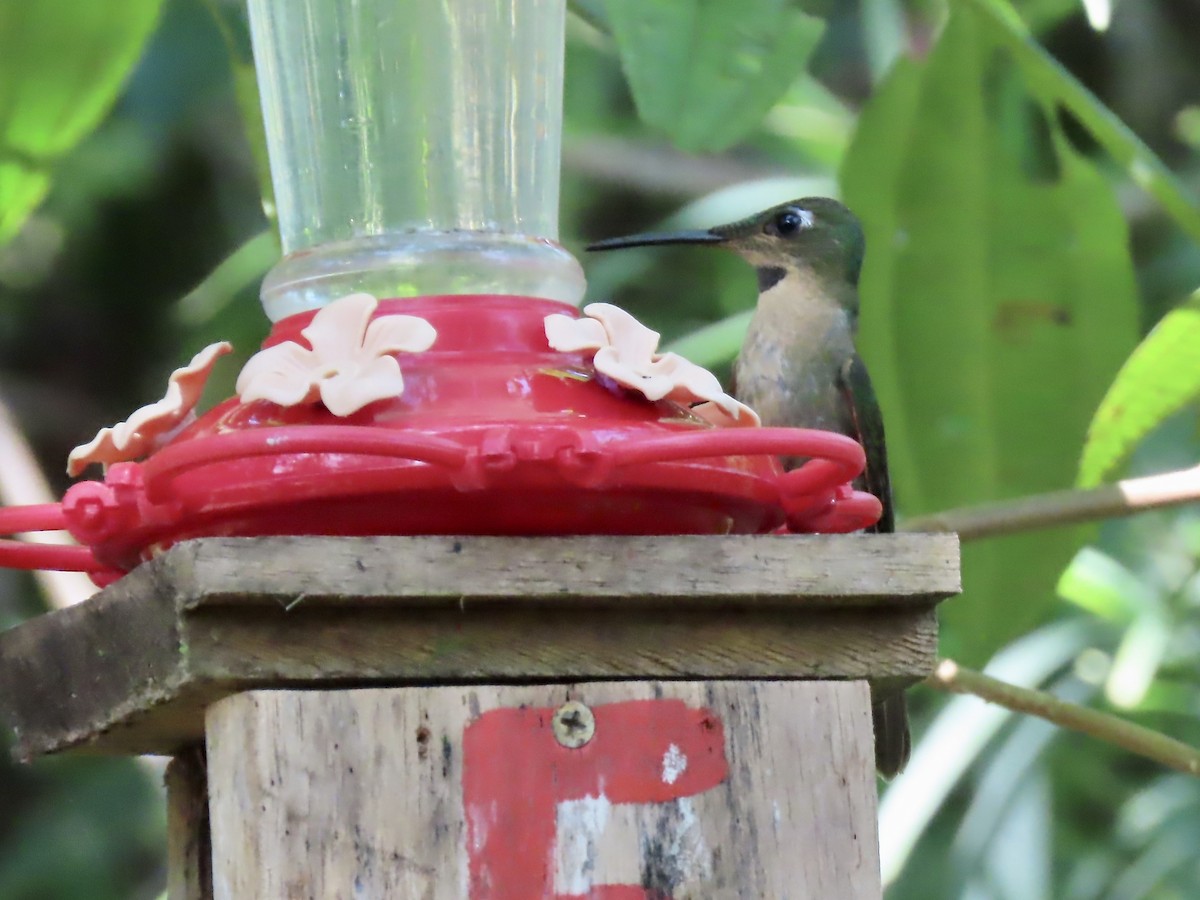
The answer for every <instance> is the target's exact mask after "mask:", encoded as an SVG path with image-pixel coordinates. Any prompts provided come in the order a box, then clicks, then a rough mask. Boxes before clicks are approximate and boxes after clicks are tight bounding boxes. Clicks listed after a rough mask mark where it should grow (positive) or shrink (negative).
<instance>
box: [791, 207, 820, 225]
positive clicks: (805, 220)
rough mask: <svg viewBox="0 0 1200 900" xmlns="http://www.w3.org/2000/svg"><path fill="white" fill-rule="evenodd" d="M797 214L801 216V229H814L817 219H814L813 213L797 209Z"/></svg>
mask: <svg viewBox="0 0 1200 900" xmlns="http://www.w3.org/2000/svg"><path fill="white" fill-rule="evenodd" d="M796 213H797V215H799V216H800V227H801V228H812V227H813V224H814V223H815V222H816V219H814V218H813V214H812V213H811V212H809V211H808V210H807V209H797V210H796Z"/></svg>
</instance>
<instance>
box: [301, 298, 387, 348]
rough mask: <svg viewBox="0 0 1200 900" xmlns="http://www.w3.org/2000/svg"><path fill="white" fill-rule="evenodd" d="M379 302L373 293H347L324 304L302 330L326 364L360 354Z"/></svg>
mask: <svg viewBox="0 0 1200 900" xmlns="http://www.w3.org/2000/svg"><path fill="white" fill-rule="evenodd" d="M378 305H379V301H378V300H376V299H375V298H374V297H372V296H371V295H370V294H347V295H346V296H345V297H339V298H338V299H336V300H334V301H332V302H331V303H329V304H328V305H327V306H323V307H321V309H319V310H318V311H317V314H316V315H315V316H313V320H312V321H311V322H309V323H308V325H307V326H305V328H304V329H303V330H302V331H301V332H300V333H301V334H302V335H304V337H305V338H307V340H308V343H309V345H310V346H311V347H312V348H313V352H314V353H315V354H316V355H317V358H318V359H320V360H321V362H322V363H330V362H336V361H337V359H338V358H339V357H342V356H346V355H352V354H355V353H358V352H359V351H360V350H361V348H362V346H363V338H364V337H365V335H366V333H367V323H368V322H370V321H371V314H372V313H373V312H375V307H377V306H378Z"/></svg>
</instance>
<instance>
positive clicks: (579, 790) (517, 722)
mask: <svg viewBox="0 0 1200 900" xmlns="http://www.w3.org/2000/svg"><path fill="white" fill-rule="evenodd" d="M554 712H555V710H554V708H553V707H542V708H537V709H534V708H514V709H497V710H491V711H489V712H486V713H484V714H483V715H481V716H480V717H479V718H478V719H476V720H475V721H473V722H472V723H471V724H470V725H468V726H467V729H466V733H465V734H464V737H463V753H464V760H463V805H464V807H465V810H466V820H467V853H468V859H469V865H470V879H471V881H470V884H471V900H539V898H546V900H579V898H587V900H669V898H667V895H666V894H664V893H663V892H662V891H661V890H658V889H657V888H645V887H641V886H638V885H603V886H600V885H597V886H594V887H592V888H590V890H589V892H588V893H586V894H564V893H555V890H556V888H555V841H556V825H557V812H558V809H559V804H562V803H566V802H569V801H582V800H588V799H592V800H595V801H597V802H598V803H604V804H620V803H634V804H650V803H666V802H670V801H675V800H679V799H681V798H684V797H690V796H692V795H694V794H698V793H701V792H702V791H707V790H709V789H711V788H713V787H715V786H716V785H718V784H720V783H721V782H722V781H724V780H725V778H726V776H727V775H728V774H729V766H728V763H727V762H726V759H725V732H724V729H723V727H722V725H721V721H720V719H718V718H717V717H716V716H715V715H714V714H713V713H712V712H711V711H709V710H707V709H695V708H692V707H689V706H687V705H686V704H685V703H684V702H683V701H681V700H633V701H628V702H624V703H610V704H606V705H601V706H595V707H592V712H593V714H594V716H595V723H596V728H595V735H594V736H593V737H592V739H591V741H589V742H588V743H587V744H585V745H584V746H582V747H579V748H578V749H574V750H571V749H567V748H566V747H563V746H562V745H561V744H559V743H558V741H557V740H555V737H554V733H553V730H552V728H551V721H552V719H553V717H554Z"/></svg>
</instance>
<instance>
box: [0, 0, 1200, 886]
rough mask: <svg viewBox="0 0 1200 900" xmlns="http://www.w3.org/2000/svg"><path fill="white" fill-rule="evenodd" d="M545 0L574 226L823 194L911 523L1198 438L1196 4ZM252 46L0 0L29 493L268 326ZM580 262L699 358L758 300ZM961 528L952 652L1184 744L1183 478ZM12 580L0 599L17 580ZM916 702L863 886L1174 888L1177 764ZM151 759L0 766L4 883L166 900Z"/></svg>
mask: <svg viewBox="0 0 1200 900" xmlns="http://www.w3.org/2000/svg"><path fill="white" fill-rule="evenodd" d="M570 8H571V10H572V12H573V13H574V14H575V15H574V16H572V19H571V22H570V25H569V29H568V51H567V83H566V101H565V105H566V123H565V125H566V135H565V148H564V172H563V197H562V223H563V225H562V232H563V241H564V243H565V244H566V245H567V246H568V247H570V248H572V249H574V250H581V247H582V245H583V244H584V243H586V242H587V241H588V240H590V239H594V238H598V237H602V236H608V235H613V234H621V233H628V232H631V231H636V230H644V229H647V228H651V227H655V228H658V227H663V226H672V227H676V226H680V227H696V226H707V225H711V224H715V223H718V222H722V221H728V220H732V219H734V218H737V217H740V216H742V215H744V214H746V213H748V212H751V211H753V210H756V209H759V208H763V207H766V206H768V205H772V204H774V203H778V202H781V201H783V200H786V199H789V198H791V197H797V196H803V195H806V194H833V195H840V196H842V197H843V198H844V199H845V200H846V201H847V202H848V203H849V204H850V205H851V206H852V207H853V208H854V209H855V210H856V211H857V212H858V213H859V214H860V216H861V217H862V218H863V220H864V223H865V226H866V229H867V234H868V242H869V243H868V258H867V266H866V270H865V272H864V280H863V285H862V288H863V313H862V318H863V326H862V335H861V341H862V351H863V354H864V356H865V357H866V359H867V362H868V364H869V365H870V367H871V369H872V373H873V375H874V379H875V381H876V384H877V387H878V390H879V394H880V397H881V400H882V402H883V405H884V412H885V416H886V419H887V424H888V428H889V434H890V438H891V440H890V445H891V448H892V449H891V452H892V458H893V466H894V473H893V477H894V481H895V484H896V489H897V495H898V496H897V499H898V506H899V512H900V514H901V516H902V517H911V516H914V515H917V514H922V513H927V512H935V511H939V510H942V509H946V508H949V507H956V506H964V505H971V504H978V503H983V502H986V501H989V500H996V499H1000V498H1004V497H1014V496H1020V495H1023V494H1028V493H1031V492H1036V491H1042V490H1050V489H1055V488H1062V487H1067V486H1070V485H1071V484H1072V483H1074V482H1076V481H1078V482H1080V483H1083V484H1094V483H1098V482H1100V481H1101V480H1110V479H1112V478H1113V477H1116V476H1118V475H1120V474H1123V473H1132V474H1138V473H1147V472H1154V471H1162V470H1166V469H1171V468H1179V467H1184V466H1187V465H1193V464H1195V462H1196V460H1197V456H1198V455H1200V433H1198V430H1197V417H1196V411H1197V410H1196V398H1197V395H1198V394H1200V324H1198V322H1200V305H1198V304H1200V300H1198V299H1196V298H1195V297H1193V296H1192V292H1193V291H1195V290H1196V288H1197V286H1200V208H1198V207H1197V204H1196V201H1195V199H1194V198H1195V197H1196V196H1197V194H1198V193H1200V154H1198V148H1200V106H1197V105H1195V104H1197V103H1200V90H1198V88H1200V55H1198V54H1197V53H1196V52H1195V48H1196V47H1197V46H1200V0H1124V2H1120V3H1118V2H1117V0H1019V2H1014V3H1012V4H1009V3H1008V2H1003V0H792V2H788V0H739V2H738V3H736V4H735V3H724V2H720V0H662V2H653V3H652V2H647V0H573V2H572V3H571V4H570ZM248 60H249V57H248V43H247V39H246V32H245V25H244V20H243V19H242V13H241V11H240V5H239V3H238V2H236V0H109V2H105V3H87V2H83V0H39V2H38V3H29V2H27V0H0V308H2V309H3V313H4V314H3V315H2V316H0V393H2V396H3V399H4V401H5V402H6V403H7V404H8V405H9V406H10V408H11V409H12V410H13V413H14V415H15V417H16V419H17V420H18V421H19V423H20V426H21V428H22V429H23V431H24V433H25V434H26V436H27V437H28V438H29V440H30V441H31V442H32V443H33V445H34V447H35V448H36V450H37V452H38V455H39V457H40V458H41V459H42V460H43V462H44V465H45V468H46V470H47V471H48V472H49V473H50V474H51V475H52V477H53V478H55V479H58V480H57V481H56V484H55V487H56V489H59V490H61V489H62V488H64V487H65V482H64V481H63V480H62V476H61V471H62V464H63V461H64V459H65V457H66V453H67V451H68V450H69V448H70V447H71V446H73V445H74V444H76V443H79V442H81V441H82V440H84V439H86V438H87V437H89V436H90V435H91V434H93V433H94V431H95V430H96V429H97V428H98V427H99V426H101V425H104V424H107V423H110V422H112V421H116V420H118V419H120V418H123V417H124V416H125V414H126V413H128V412H129V411H130V410H131V409H132V408H134V407H135V406H137V405H139V404H141V403H143V402H146V401H147V400H149V399H152V398H154V397H156V396H158V395H159V393H160V390H161V384H162V381H163V378H164V376H165V374H166V373H167V372H168V371H169V370H170V369H171V368H173V367H174V366H175V365H177V364H179V362H180V361H182V360H185V359H187V358H188V357H189V356H190V355H191V354H192V353H193V352H195V351H196V350H197V349H199V348H200V347H202V346H203V345H205V344H207V343H209V342H210V341H213V340H216V339H229V340H232V341H233V342H234V344H235V345H236V347H237V348H238V351H239V352H240V353H241V354H242V356H243V357H244V356H247V355H248V354H249V353H250V352H251V351H252V350H253V349H254V348H255V346H256V345H257V343H258V341H259V340H261V338H262V336H263V335H264V334H265V331H266V322H265V319H264V318H263V316H262V315H261V312H260V309H259V306H258V303H257V285H258V281H259V280H260V278H261V277H262V275H263V273H264V272H265V271H266V269H267V268H269V267H270V265H272V264H273V262H274V261H275V259H276V255H277V253H278V249H277V243H276V241H275V239H274V236H273V235H272V233H271V231H270V228H269V223H268V218H267V214H266V213H264V206H265V208H266V210H267V211H268V212H269V209H270V206H269V200H268V201H267V202H266V203H265V204H264V202H263V198H262V192H261V191H260V186H261V185H262V178H261V172H262V154H261V142H260V141H258V140H257V139H254V138H252V139H249V140H248V139H247V133H248V131H247V128H246V124H245V117H244V116H243V115H242V114H241V111H245V110H251V111H252V110H253V108H254V103H255V100H254V96H253V81H252V78H251V77H250V72H251V70H250V68H249V64H248ZM1093 94H1094V95H1095V96H1094V97H1093ZM1097 97H1098V98H1099V100H1096V99H1095V98H1097ZM1102 104H1103V105H1102ZM256 127H257V123H256V119H254V118H253V117H252V118H251V119H250V129H249V133H250V134H251V135H253V134H255V128H256ZM585 262H586V263H587V265H588V273H589V280H590V289H589V298H590V299H597V300H599V299H604V300H613V301H614V302H616V303H618V304H620V305H622V306H624V307H625V308H627V309H629V310H630V311H632V312H633V313H634V314H636V315H637V316H639V317H640V318H641V319H642V320H643V321H645V322H647V323H649V324H651V325H652V326H654V327H656V328H658V329H659V330H661V331H662V333H663V335H664V338H665V339H666V340H667V341H668V342H673V343H674V345H675V347H676V348H677V349H680V350H682V351H683V352H685V353H687V354H688V355H690V356H691V357H692V358H693V359H695V360H696V361H697V362H701V363H703V364H707V365H710V366H712V367H714V368H715V369H716V370H718V371H721V372H724V371H727V369H728V365H729V363H730V361H731V360H732V357H733V355H734V353H735V352H736V348H737V345H738V342H739V341H740V335H741V331H742V329H744V327H745V322H746V312H747V311H748V310H749V309H750V308H751V306H752V305H753V302H754V296H755V291H754V282H753V276H752V274H751V273H750V272H749V271H748V270H747V269H746V268H745V267H744V266H743V265H742V264H740V263H739V262H738V261H737V260H736V259H735V258H734V257H732V256H731V255H730V256H726V255H723V254H711V253H696V252H690V251H688V250H686V249H674V250H662V249H645V250H631V251H628V252H625V253H620V254H608V255H605V256H603V257H599V258H595V259H588V260H585ZM1147 335H1149V337H1146V336H1147ZM1143 338H1145V340H1144V341H1143ZM1139 342H1140V343H1139ZM1135 347H1136V348H1137V349H1136V351H1135ZM237 368H238V366H237V365H223V366H222V367H221V368H220V369H219V370H218V376H217V377H216V378H214V383H213V384H212V385H211V386H210V391H211V392H212V395H213V396H214V397H220V396H225V395H228V394H229V393H230V392H231V391H232V383H231V380H232V373H234V372H236V371H237ZM1118 373H1119V374H1118ZM1114 379H1115V380H1116V384H1115V385H1114ZM1097 410H1099V412H1097ZM1089 427H1090V433H1089ZM965 550H966V552H965V560H964V570H965V571H964V574H965V579H966V591H965V593H964V595H963V596H962V597H961V598H958V599H956V600H954V601H952V602H951V603H949V604H947V606H946V607H945V615H944V616H943V622H944V631H943V638H942V642H943V652H944V653H946V654H947V655H953V656H955V657H957V658H959V659H960V660H961V661H962V662H964V663H965V664H968V665H976V666H983V665H985V664H986V665H987V668H988V671H989V672H990V673H992V674H995V675H996V676H997V677H1002V678H1005V679H1007V680H1010V681H1013V682H1017V683H1020V684H1025V685H1029V686H1035V685H1038V686H1042V687H1044V688H1046V689H1047V690H1051V691H1053V692H1054V693H1056V694H1058V695H1059V696H1062V697H1064V698H1066V699H1070V700H1073V701H1075V702H1080V703H1087V704H1091V705H1094V706H1096V707H1097V708H1100V709H1105V710H1108V711H1115V712H1118V713H1120V714H1121V715H1124V716H1127V717H1129V718H1132V719H1134V720H1136V721H1138V722H1141V723H1142V724H1147V725H1150V726H1152V727H1155V728H1157V729H1159V730H1162V731H1164V732H1166V733H1168V734H1171V735H1173V736H1174V737H1177V738H1180V739H1182V740H1185V741H1189V742H1191V743H1193V744H1195V743H1198V742H1200V574H1198V569H1197V561H1198V560H1200V510H1197V509H1196V508H1195V506H1194V505H1193V506H1192V507H1182V508H1179V509H1176V510H1169V511H1160V512H1155V513H1150V514H1145V515H1142V516H1139V517H1137V518H1134V519H1128V520H1123V521H1113V522H1109V523H1105V524H1104V525H1103V526H1093V527H1088V528H1068V529H1059V530H1056V531H1049V532H1039V533H1037V534H1033V535H1021V536H1015V537H1009V538H1003V539H995V540H989V541H981V542H979V543H977V544H972V545H969V546H968V547H967V548H965ZM0 583H2V587H3V590H0V626H8V625H11V624H13V623H15V622H17V621H20V620H21V619H22V618H25V617H27V616H30V615H33V614H36V613H37V612H38V611H40V609H41V608H42V605H41V604H42V601H41V600H40V599H39V597H38V595H37V593H36V591H35V589H34V587H33V582H32V581H31V580H30V579H27V578H25V577H22V576H17V575H13V574H10V573H0ZM912 703H913V706H914V711H915V719H916V722H915V725H916V733H917V736H918V744H917V751H916V754H915V756H914V759H913V762H912V764H911V766H910V769H909V771H908V772H907V773H906V774H905V775H904V776H902V777H901V778H900V779H898V780H897V781H896V782H895V783H894V784H893V785H891V786H889V787H888V788H886V791H885V794H884V799H883V803H882V807H881V839H882V843H883V857H884V874H885V879H886V880H887V881H888V882H889V883H890V885H891V887H890V889H889V894H888V896H889V897H891V898H894V900H898V898H920V900H935V898H971V900H1007V898H1020V900H1041V898H1068V900H1092V898H1096V900H1099V898H1112V900H1132V898H1143V897H1145V898H1163V900H1169V898H1191V897H1195V896H1197V892H1198V890H1200V888H1197V885H1198V884H1200V856H1198V855H1197V853H1196V852H1195V848H1196V847H1197V846H1200V781H1196V780H1194V779H1187V778H1186V777H1184V776H1180V775H1175V774H1171V773H1168V772H1165V771H1163V770H1162V769H1161V768H1159V767H1158V766H1156V765H1154V764H1152V763H1149V762H1146V761H1143V760H1141V759H1137V758H1132V757H1130V756H1128V755H1126V754H1124V753H1121V752H1119V751H1117V750H1115V749H1113V748H1110V747H1108V746H1106V745H1104V744H1101V743H1098V742H1096V741H1092V740H1089V739H1086V738H1083V737H1080V736H1078V735H1075V734H1069V733H1063V732H1061V731H1058V730H1056V729H1054V728H1053V727H1051V726H1049V725H1047V724H1045V723H1043V722H1040V721H1036V720H1030V719H1021V718H1018V717H1014V716H1012V715H1010V714H1008V713H1006V712H1005V711H1004V710H1001V709H998V708H995V707H986V706H984V705H983V704H981V703H980V702H979V701H977V700H974V699H973V698H954V699H951V700H947V699H946V698H944V697H942V696H940V695H934V694H933V693H932V692H931V691H928V690H923V689H920V688H918V689H917V690H915V691H914V692H913V696H912ZM7 738H8V736H7V735H4V736H2V737H0V740H7ZM158 792H159V788H158V787H157V786H156V784H155V783H154V782H153V780H152V779H151V778H149V777H147V775H146V771H145V770H144V769H143V768H139V767H137V766H136V765H135V764H133V763H131V762H128V761H119V760H108V761H97V760H87V759H78V760H50V761H44V762H41V763H38V764H37V765H35V766H32V767H28V768H18V767H13V766H10V765H8V764H7V763H0V798H3V802H2V803H0V897H3V898H13V900H24V898H30V900H33V898H64V900H67V898H84V897H86V898H91V900H95V898H108V897H112V898H138V897H154V896H156V895H157V894H158V893H159V892H160V891H161V890H162V885H163V882H164V872H163V812H162V809H161V800H160V796H159V793H158Z"/></svg>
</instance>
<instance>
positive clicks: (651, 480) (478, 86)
mask: <svg viewBox="0 0 1200 900" xmlns="http://www.w3.org/2000/svg"><path fill="white" fill-rule="evenodd" d="M249 5H250V22H251V27H252V35H253V40H254V50H255V58H256V63H257V69H258V78H259V86H260V90H261V94H262V100H263V114H264V118H265V124H266V134H267V144H268V150H269V153H270V162H271V171H272V177H273V183H274V193H275V198H274V199H275V205H276V209H277V212H278V223H279V229H280V237H281V240H282V246H283V251H284V257H283V259H282V261H281V262H280V263H279V264H278V265H277V266H276V267H275V268H274V269H273V270H272V271H271V272H270V274H269V275H268V276H267V278H266V280H265V282H264V284H263V286H262V299H263V306H264V309H265V311H266V314H267V317H268V318H269V319H270V320H271V322H272V326H271V330H270V333H269V334H268V335H267V337H266V340H265V341H264V343H263V348H262V350H261V351H260V352H259V353H257V354H256V355H255V356H253V357H252V358H251V359H250V361H249V362H248V363H247V364H246V366H245V368H244V369H243V370H242V372H241V375H240V377H239V378H238V383H237V394H236V395H235V396H233V397H230V398H229V399H227V400H225V401H224V402H222V403H219V404H218V405H217V406H215V407H214V408H212V409H210V410H209V411H207V412H206V413H203V414H201V415H199V416H198V417H197V416H196V415H195V414H194V413H193V409H192V408H193V406H194V405H195V403H196V401H197V399H198V397H199V394H200V392H201V389H202V387H203V384H204V380H205V378H206V377H207V375H208V373H209V371H210V370H211V369H212V367H213V366H214V365H216V364H218V363H219V358H220V357H221V356H222V355H223V354H224V353H225V352H227V351H228V350H229V346H228V345H227V344H214V345H213V346H211V347H209V348H207V349H206V350H204V351H202V352H201V353H200V354H198V355H197V357H196V358H195V359H194V360H193V361H192V362H191V364H189V365H188V366H185V367H184V368H182V369H179V370H177V371H176V372H175V373H174V374H173V375H172V376H171V378H170V381H169V384H168V389H167V392H166V396H165V397H164V398H163V399H162V400H160V401H158V402H157V403H154V404H152V405H150V406H146V407H142V408H141V409H139V410H137V411H136V412H135V413H134V414H133V415H131V416H130V417H129V418H128V419H127V420H126V421H125V422H122V423H120V424H119V425H116V426H113V427H112V428H106V429H103V430H102V431H101V432H100V434H98V435H97V436H96V438H95V439H93V440H92V441H91V442H90V443H88V444H85V445H82V446H81V447H79V448H77V449H76V451H75V452H74V453H72V456H71V462H70V471H72V473H73V474H78V473H81V472H82V471H83V470H84V469H85V468H86V467H87V466H89V465H91V464H93V463H98V464H102V465H103V466H104V467H105V471H104V476H103V479H102V480H85V481H80V482H77V483H76V484H74V485H73V486H72V487H71V488H70V489H69V490H68V491H67V492H66V494H65V496H64V497H63V500H62V502H61V503H55V504H46V505H41V506H31V507H13V508H8V509H4V510H0V533H7V534H16V533H21V532H30V531H40V530H57V529H66V530H68V531H69V532H70V533H71V534H72V535H73V536H74V537H75V538H76V539H77V540H78V541H79V542H80V544H81V545H82V546H80V547H61V546H46V545H38V544H27V543H22V542H19V541H15V540H5V541H2V542H0V564H3V565H6V566H12V567H22V568H45V569H76V570H84V571H87V572H89V573H90V574H91V576H92V578H93V580H95V581H96V582H97V583H98V584H105V583H107V582H109V581H112V580H114V579H115V578H117V577H120V576H121V575H122V574H123V573H125V572H127V571H129V570H130V569H132V568H134V567H135V566H137V565H138V564H139V563H140V562H142V561H144V560H146V559H148V558H150V557H152V556H154V555H156V554H158V553H160V552H161V551H162V550H164V549H165V548H167V547H169V546H171V545H172V544H174V543H177V542H179V541H182V540H186V539H189V538H195V537H204V536H218V535H220V536H230V535H236V536H260V535H380V534H391V535H405V534H492V535H556V534H728V533H759V532H770V531H776V530H780V529H787V530H791V531H797V532H841V531H854V530H858V529H861V528H864V527H867V526H869V525H871V524H872V523H873V522H874V521H875V520H876V519H877V518H878V516H879V512H880V507H879V502H878V500H876V498H874V497H873V496H871V495H869V494H865V493H862V492H858V491H855V490H853V489H852V488H851V482H852V481H853V479H854V478H855V477H857V476H858V475H859V474H860V473H861V471H862V468H863V465H864V456H863V451H862V448H861V447H860V446H859V445H858V444H857V443H855V442H854V441H852V440H850V439H849V438H846V437H843V436H841V435H837V434H832V433H827V432H821V431H811V430H805V429H797V428H763V427H759V426H758V423H757V417H756V416H755V415H754V414H753V412H752V411H751V410H749V409H747V408H746V407H744V406H742V405H741V404H739V403H738V402H737V401H736V400H734V399H733V398H731V397H729V396H728V395H727V394H725V393H724V392H723V391H722V390H721V388H720V386H719V384H718V383H717V381H716V379H715V377H713V376H712V375H711V374H710V373H708V372H707V371H705V370H704V369H701V368H699V367H698V366H695V365H693V364H691V363H689V362H688V361H686V360H684V359H682V358H681V357H678V356H676V355H674V354H671V353H665V354H664V353H660V352H659V351H658V347H657V342H658V335H657V334H655V333H654V332H653V331H651V330H649V329H647V328H645V327H644V326H642V325H640V324H639V323H637V322H636V321H635V320H634V319H633V318H632V317H631V316H629V315H628V314H627V313H624V312H622V311H621V310H619V309H617V308H616V307H612V306H609V305H607V304H603V303H599V304H592V305H589V306H587V307H585V308H584V310H583V312H582V314H581V312H580V310H579V308H578V306H579V304H580V303H581V301H582V298H583V293H584V287H585V283H584V278H583V273H582V271H581V269H580V266H579V264H578V262H577V261H576V260H575V258H574V257H573V256H572V255H571V254H570V253H569V252H568V251H567V250H565V249H564V248H563V247H562V246H561V245H560V244H559V243H558V242H557V239H558V221H557V219H558V215H557V207H558V190H559V158H560V139H561V118H562V77H563V53H564V19H565V13H566V9H565V3H564V2H563V0H522V2H519V3H513V2H510V0H472V2H455V3H440V2H434V0H409V2H405V3H397V2H396V0H361V2H355V3H346V2H335V0H250V4H249ZM779 456H787V457H805V458H807V460H808V461H807V462H806V463H804V464H803V465H802V466H800V467H799V468H797V469H795V470H793V471H790V472H786V473H785V472H784V471H783V469H782V467H781V465H780V463H779V460H778V457H779Z"/></svg>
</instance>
